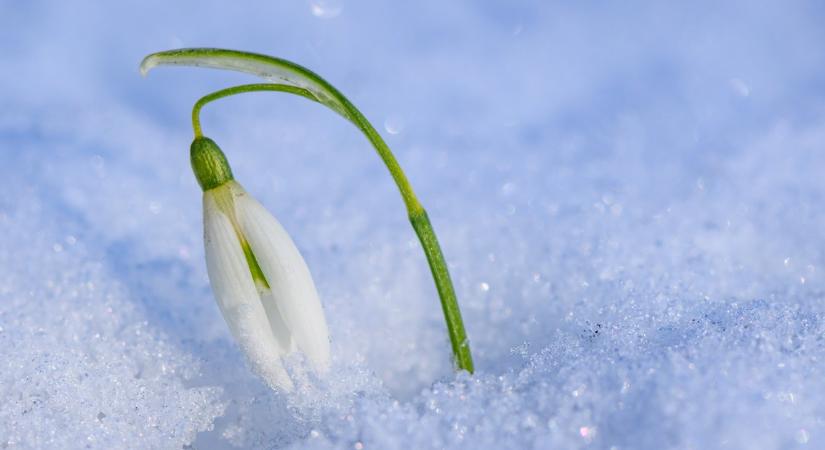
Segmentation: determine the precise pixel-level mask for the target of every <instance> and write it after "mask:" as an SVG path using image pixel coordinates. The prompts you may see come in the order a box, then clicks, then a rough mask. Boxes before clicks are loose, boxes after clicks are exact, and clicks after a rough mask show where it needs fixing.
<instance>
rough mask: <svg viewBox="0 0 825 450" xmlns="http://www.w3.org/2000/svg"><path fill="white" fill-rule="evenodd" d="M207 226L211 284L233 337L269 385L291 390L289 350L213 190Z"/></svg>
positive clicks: (207, 196) (206, 205)
mask: <svg viewBox="0 0 825 450" xmlns="http://www.w3.org/2000/svg"><path fill="white" fill-rule="evenodd" d="M218 189H220V188H218ZM203 223H204V239H205V243H206V268H207V271H208V273H209V282H210V284H211V285H212V291H213V292H214V293H215V299H216V300H217V303H218V306H219V307H220V309H221V313H223V317H224V319H226V323H227V325H229V329H230V331H231V332H232V335H233V336H234V337H235V340H236V341H237V342H238V345H239V346H240V347H241V350H242V351H243V352H244V353H245V355H246V357H247V359H248V360H249V362H250V364H251V365H252V368H253V370H254V371H255V372H256V373H258V374H259V375H260V376H261V377H263V378H264V380H265V381H266V382H267V384H269V385H270V386H271V387H280V388H283V389H286V390H291V389H292V381H291V380H290V378H289V375H288V374H287V373H286V371H285V370H284V368H283V366H282V365H281V360H280V357H281V356H282V355H283V354H284V353H286V351H287V350H288V349H286V348H282V347H281V345H279V343H278V341H277V340H276V338H275V336H274V335H273V333H272V330H271V328H270V324H269V320H268V318H267V314H266V311H265V310H264V307H263V304H262V303H261V299H260V296H259V294H258V291H257V289H256V288H255V283H254V282H253V281H252V274H251V272H250V270H249V266H248V265H247V262H246V259H245V257H244V254H243V250H242V249H241V244H240V241H239V240H238V236H237V235H236V233H235V230H234V228H233V227H232V223H231V221H230V220H229V218H228V217H227V216H226V214H224V213H223V212H222V211H221V210H220V209H219V208H218V205H217V202H216V200H215V197H214V193H213V192H212V191H207V192H205V193H204V196H203Z"/></svg>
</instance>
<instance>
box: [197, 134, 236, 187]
mask: <svg viewBox="0 0 825 450" xmlns="http://www.w3.org/2000/svg"><path fill="white" fill-rule="evenodd" d="M189 159H190V162H191V163H192V171H193V172H195V178H197V179H198V184H200V185H201V189H203V190H204V191H208V190H210V189H213V188H216V187H218V186H220V185H222V184H224V183H226V182H227V181H231V180H233V179H234V177H233V176H232V168H231V167H229V162H228V161H227V160H226V155H224V154H223V151H221V149H220V147H218V144H216V143H215V141H213V140H212V139H209V138H208V137H203V136H199V137H196V138H195V140H194V141H192V146H191V147H190V150H189Z"/></svg>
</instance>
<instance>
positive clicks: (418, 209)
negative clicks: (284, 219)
mask: <svg viewBox="0 0 825 450" xmlns="http://www.w3.org/2000/svg"><path fill="white" fill-rule="evenodd" d="M159 65H185V66H195V67H209V68H215V69H225V70H235V71H240V72H246V73H250V74H252V75H256V76H259V77H261V78H264V79H265V80H267V81H270V82H272V83H266V84H250V85H243V86H235V87H232V88H228V89H223V90H220V91H217V92H214V93H212V94H209V95H207V96H205V97H203V98H201V99H200V100H199V101H198V102H197V103H196V104H195V107H194V108H193V110H192V127H193V129H194V132H195V136H196V139H195V141H196V142H197V140H198V138H201V136H202V131H201V125H200V118H199V114H200V110H201V108H202V107H203V106H204V105H205V104H207V103H209V102H212V101H214V100H217V99H219V98H224V97H228V96H231V95H236V94H240V93H243V92H256V91H279V92H286V93H290V94H294V95H299V96H302V97H305V98H307V99H309V100H313V101H316V102H318V103H321V104H323V105H324V106H327V107H328V108H330V109H332V110H333V111H335V112H336V113H338V114H340V115H341V116H342V117H344V118H345V119H347V120H349V121H350V122H351V123H352V124H353V125H355V126H356V127H357V128H358V129H359V130H361V132H362V133H364V135H365V136H366V137H367V139H368V140H369V141H370V143H371V144H372V145H373V147H374V148H375V151H376V152H377V153H378V155H379V156H380V157H381V160H382V161H383V162H384V164H385V165H386V166H387V169H388V170H389V172H390V175H391V176H392V178H393V181H395V184H396V186H398V189H399V191H400V193H401V197H402V198H403V200H404V205H405V206H406V208H407V215H408V217H409V219H410V223H411V224H412V226H413V229H414V230H415V233H416V235H417V236H418V239H419V241H420V242H421V246H422V248H423V249H424V253H425V255H426V257H427V262H428V264H429V265H430V269H431V271H432V275H433V280H434V281H435V285H436V289H437V290H438V295H439V298H440V300H441V307H442V311H443V313H444V319H445V321H446V323H447V331H448V333H449V337H450V343H451V344H452V350H453V356H454V361H455V364H456V366H457V368H458V369H461V370H466V371H468V372H470V373H473V370H474V367H473V358H472V355H471V353H470V345H469V342H468V339H467V334H466V332H465V330H464V322H463V320H462V318H461V310H460V309H459V307H458V301H457V299H456V296H455V290H454V289H453V284H452V281H451V280H450V273H449V271H448V270H447V263H446V261H445V260H444V255H443V254H442V252H441V247H440V245H439V244H438V240H437V239H436V235H435V231H434V230H433V228H432V225H431V224H430V220H429V218H428V217H427V213H426V211H425V210H424V208H423V206H421V203H420V202H419V201H418V198H417V197H416V195H415V193H414V192H413V189H412V186H411V185H410V182H409V180H407V176H406V175H405V174H404V171H403V170H401V166H400V165H399V164H398V161H397V160H396V159H395V156H394V155H393V154H392V151H390V148H389V146H387V143H386V142H384V139H383V138H382V137H381V135H379V134H378V132H377V131H376V130H375V127H373V126H372V124H371V123H370V122H369V121H368V120H367V119H366V118H365V117H364V115H363V114H362V113H361V111H359V110H358V109H357V108H356V107H355V105H353V104H352V103H351V102H350V101H349V100H348V99H347V98H346V97H344V95H343V94H342V93H341V92H340V91H338V90H337V89H336V88H335V87H333V86H332V85H331V84H329V83H328V82H327V81H326V80H324V79H323V78H321V77H320V76H319V75H318V74H316V73H314V72H312V71H311V70H309V69H306V68H304V67H302V66H300V65H298V64H295V63H293V62H291V61H287V60H284V59H280V58H275V57H272V56H267V55H261V54H256V53H249V52H242V51H237V50H226V49H215V48H190V49H179V50H170V51H165V52H159V53H154V54H151V55H149V56H147V57H146V58H144V60H143V62H142V63H141V65H140V70H141V73H142V74H144V75H145V74H146V73H147V72H148V71H149V70H151V69H152V68H154V67H156V66H159ZM209 142H211V141H209ZM212 144H214V142H212ZM193 146H194V144H193ZM193 148H194V147H193ZM215 148H217V146H215ZM221 155H223V154H222V153H221ZM211 161H212V160H210V162H209V163H208V164H212V162H211ZM223 161H224V162H225V158H224V159H223ZM194 167H195V163H194V159H193V168H194ZM226 167H227V169H228V167H229V166H228V165H227V166H226ZM226 173H227V174H228V176H229V177H230V179H231V177H232V172H231V171H228V170H227V172H226ZM196 175H197V169H196ZM205 181H207V183H206V185H212V183H214V182H216V181H217V180H214V179H211V178H210V179H207V180H205ZM198 182H200V183H201V187H204V182H202V181H201V178H200V177H199V178H198ZM204 189H206V188H205V187H204ZM250 265H253V264H250Z"/></svg>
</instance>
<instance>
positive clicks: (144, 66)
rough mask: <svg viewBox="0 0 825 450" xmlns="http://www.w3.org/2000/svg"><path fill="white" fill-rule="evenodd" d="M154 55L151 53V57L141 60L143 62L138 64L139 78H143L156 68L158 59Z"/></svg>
mask: <svg viewBox="0 0 825 450" xmlns="http://www.w3.org/2000/svg"><path fill="white" fill-rule="evenodd" d="M156 55H157V53H152V54H151V55H149V56H147V57H145V58H143V61H141V62H140V76H142V77H145V76H146V74H148V73H149V71H150V70H152V69H154V68H155V67H157V65H158V58H157V57H156Z"/></svg>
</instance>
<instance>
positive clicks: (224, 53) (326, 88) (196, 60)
mask: <svg viewBox="0 0 825 450" xmlns="http://www.w3.org/2000/svg"><path fill="white" fill-rule="evenodd" d="M164 65H169V66H193V67H208V68H211V69H223V70H234V71H237V72H244V73H248V74H251V75H255V76H258V77H261V78H263V79H265V80H267V81H270V82H274V83H283V84H287V85H290V86H295V87H299V88H302V89H306V90H307V91H309V92H310V93H311V94H312V95H313V97H315V99H316V100H317V101H318V102H319V103H322V104H324V105H326V106H328V107H329V108H332V109H333V110H334V111H335V112H337V113H338V114H340V115H342V116H344V118H346V119H347V120H349V121H351V122H353V121H354V118H353V117H352V116H351V115H350V114H349V112H348V111H347V109H348V105H347V104H348V103H349V102H348V101H347V100H346V98H344V96H343V95H341V93H340V92H338V90H337V89H335V88H334V87H333V86H332V85H331V84H329V83H327V82H326V80H324V79H323V78H321V77H320V76H319V75H318V74H316V73H315V72H313V71H311V70H309V69H307V68H305V67H302V66H300V65H298V64H295V63H293V62H291V61H287V60H284V59H281V58H276V57H274V56H268V55H261V54H258V53H248V52H241V51H237V50H225V49H219V48H184V49H178V50H169V51H165V52H158V53H153V54H151V55H149V56H147V57H146V58H144V59H143V62H141V64H140V73H141V75H143V76H146V74H147V73H149V71H150V70H152V69H153V68H155V67H157V66H164Z"/></svg>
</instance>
